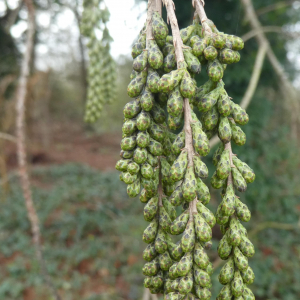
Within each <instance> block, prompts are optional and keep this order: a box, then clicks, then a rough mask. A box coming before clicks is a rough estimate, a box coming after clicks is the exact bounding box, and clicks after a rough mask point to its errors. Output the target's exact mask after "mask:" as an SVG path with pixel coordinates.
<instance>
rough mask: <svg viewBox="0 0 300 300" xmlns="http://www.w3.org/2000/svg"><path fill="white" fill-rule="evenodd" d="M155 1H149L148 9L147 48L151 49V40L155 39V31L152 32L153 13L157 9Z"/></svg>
mask: <svg viewBox="0 0 300 300" xmlns="http://www.w3.org/2000/svg"><path fill="white" fill-rule="evenodd" d="M155 1H156V0H149V1H148V10H147V21H146V22H147V27H146V49H149V41H150V40H153V33H152V14H153V11H154V9H155V6H156V5H155V4H156V3H155Z"/></svg>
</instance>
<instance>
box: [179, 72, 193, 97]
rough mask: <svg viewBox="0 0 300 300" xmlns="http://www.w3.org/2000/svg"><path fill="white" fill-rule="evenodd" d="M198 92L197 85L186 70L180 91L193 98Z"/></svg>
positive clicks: (184, 95)
mask: <svg viewBox="0 0 300 300" xmlns="http://www.w3.org/2000/svg"><path fill="white" fill-rule="evenodd" d="M195 92H196V85H195V83H194V81H193V80H192V78H191V75H190V74H189V72H188V71H186V70H185V72H184V74H183V77H182V80H181V83H180V93H181V95H182V97H184V98H193V97H194V96H195Z"/></svg>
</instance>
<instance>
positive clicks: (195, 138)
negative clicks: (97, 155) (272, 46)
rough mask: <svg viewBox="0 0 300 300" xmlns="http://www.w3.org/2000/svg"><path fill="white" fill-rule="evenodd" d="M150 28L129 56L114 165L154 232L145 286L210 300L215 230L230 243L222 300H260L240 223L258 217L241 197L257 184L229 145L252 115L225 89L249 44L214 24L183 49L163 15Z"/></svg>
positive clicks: (224, 253) (223, 250) (196, 29)
mask: <svg viewBox="0 0 300 300" xmlns="http://www.w3.org/2000/svg"><path fill="white" fill-rule="evenodd" d="M165 2H168V1H165ZM167 6H168V5H167ZM168 9H170V6H168V8H167V11H168ZM148 14H149V12H148ZM168 15H169V11H168ZM148 17H149V15H148ZM150 19H151V22H148V21H149V18H148V21H147V23H146V24H147V26H151V36H150V37H149V31H148V29H149V27H148V28H146V26H145V27H144V28H143V29H142V30H141V31H140V34H139V36H138V38H137V41H136V43H135V44H134V45H133V48H132V57H133V71H132V73H131V76H130V83H129V85H128V89H127V92H128V95H129V96H130V97H131V98H132V100H131V101H130V102H128V103H127V104H126V105H125V107H124V110H123V112H124V123H123V127H122V141H121V153H120V156H121V159H120V160H119V161H118V162H117V164H116V169H117V170H119V171H120V172H121V173H120V179H121V180H122V181H124V182H125V183H126V184H127V193H128V195H129V196H130V197H136V196H138V195H139V199H140V201H141V202H142V203H144V204H145V206H144V219H145V220H146V221H147V222H149V225H148V226H147V228H146V229H145V231H144V234H143V241H144V242H145V243H147V244H148V245H147V247H146V249H145V250H144V253H143V258H144V260H145V261H146V263H145V265H144V267H143V274H144V275H145V279H144V286H145V287H147V288H149V289H150V292H151V293H154V294H157V293H162V294H164V299H166V300H180V299H186V298H187V297H190V296H192V297H193V298H195V299H200V300H208V299H210V298H211V275H212V273H213V267H212V263H211V262H210V260H209V256H208V253H207V250H209V249H210V247H211V245H212V244H211V239H212V227H213V226H214V225H215V223H216V222H217V223H218V224H220V225H221V231H222V233H223V234H224V237H223V238H222V240H221V242H220V245H219V247H218V253H219V255H220V257H221V258H222V259H224V260H227V262H226V264H225V265H224V267H223V268H222V271H221V274H220V276H219V279H220V282H221V283H222V284H224V288H223V289H222V290H221V292H220V294H219V296H218V300H221V299H222V300H227V299H228V300H229V299H230V300H232V299H238V300H250V299H254V298H253V297H254V296H253V294H252V292H251V291H250V289H249V288H248V285H249V284H251V283H252V282H253V280H254V274H253V272H252V270H251V268H250V267H249V266H248V258H249V257H251V256H252V255H253V254H254V248H253V245H252V244H251V242H250V241H249V239H248V237H247V231H246V229H245V228H244V227H243V225H242V223H241V222H247V221H249V220H250V216H251V214H250V211H249V210H248V208H247V206H246V205H245V204H243V203H242V202H241V201H240V200H239V198H238V197H237V196H236V195H235V191H239V192H244V191H245V190H246V188H247V184H248V183H251V182H253V180H254V178H255V175H254V173H253V171H252V170H251V168H250V167H249V166H248V165H246V164H245V163H244V162H242V161H241V160H239V159H238V157H237V156H235V155H234V154H233V153H232V150H231V144H230V143H231V140H233V141H234V143H235V144H237V145H239V146H240V145H244V144H245V142H246V136H245V134H244V132H243V131H242V129H241V128H240V127H239V125H244V124H246V123H247V122H248V115H247V114H246V112H245V111H244V110H243V109H242V108H241V107H240V106H239V105H238V104H236V103H234V102H233V101H232V99H231V98H230V97H229V96H228V94H227V92H226V90H225V85H224V83H223V81H222V77H223V75H224V71H225V69H226V66H227V65H228V64H231V63H236V62H238V61H239V59H240V54H239V52H238V51H239V50H241V49H242V48H243V42H242V40H241V39H240V38H238V37H236V36H232V35H227V34H224V33H221V32H219V31H218V30H217V29H216V27H215V26H214V24H213V23H212V22H211V21H210V20H208V21H207V22H208V24H209V26H210V28H211V32H209V33H208V32H207V31H204V30H203V28H202V26H201V25H200V24H199V21H197V19H195V20H194V22H193V24H192V25H190V26H188V27H187V28H184V29H182V30H180V37H181V41H178V39H177V44H176V43H175V44H174V37H173V36H172V35H168V34H169V30H168V26H167V24H166V23H165V22H164V20H163V19H162V17H161V16H160V15H159V13H158V12H156V11H154V12H152V11H151V15H150ZM173 34H174V32H173ZM179 42H180V43H181V44H182V47H181V49H180V50H178V43H179ZM175 47H177V48H175ZM178 51H181V52H182V53H181V54H182V55H181V56H180V57H182V59H181V60H179V59H178V57H179V56H178ZM176 53H177V55H176ZM204 65H205V66H206V70H207V75H208V81H207V82H206V83H204V84H203V85H201V86H200V87H197V83H196V80H195V75H196V74H198V73H199V72H200V71H201V68H202V66H204ZM194 109H195V111H194ZM214 134H218V135H219V137H220V139H221V141H222V145H221V146H220V147H219V149H218V150H217V151H216V153H215V155H214V158H213V162H214V164H215V165H216V167H217V168H216V171H215V173H214V175H213V176H212V178H211V184H212V186H213V187H214V188H223V192H222V197H223V200H222V203H221V204H220V206H219V208H218V211H217V213H216V215H214V214H213V213H212V212H211V211H210V210H209V209H208V208H207V207H206V205H207V204H208V203H209V201H210V192H209V188H208V187H207V185H206V184H205V179H206V178H208V177H209V172H208V168H207V166H206V165H205V163H204V162H203V160H202V157H204V156H206V155H207V154H208V153H209V151H210V148H209V138H211V137H212V136H213V135H214ZM252 296H253V297H252ZM251 297H252V298H251Z"/></svg>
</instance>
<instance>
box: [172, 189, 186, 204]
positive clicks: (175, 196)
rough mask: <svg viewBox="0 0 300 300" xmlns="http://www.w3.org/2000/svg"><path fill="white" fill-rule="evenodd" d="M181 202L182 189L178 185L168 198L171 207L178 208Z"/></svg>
mask: <svg viewBox="0 0 300 300" xmlns="http://www.w3.org/2000/svg"><path fill="white" fill-rule="evenodd" d="M183 201H184V199H183V193H182V187H181V185H179V186H178V187H177V188H176V189H175V190H174V192H173V193H172V195H171V196H170V202H171V204H172V205H173V206H179V205H181V204H182V203H183Z"/></svg>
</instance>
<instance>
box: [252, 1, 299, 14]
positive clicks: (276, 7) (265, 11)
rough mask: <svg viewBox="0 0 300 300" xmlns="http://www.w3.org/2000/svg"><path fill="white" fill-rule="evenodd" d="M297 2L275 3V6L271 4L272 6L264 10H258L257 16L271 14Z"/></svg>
mask: <svg viewBox="0 0 300 300" xmlns="http://www.w3.org/2000/svg"><path fill="white" fill-rule="evenodd" d="M295 2H296V0H292V1H281V2H277V3H274V4H271V5H268V6H265V7H263V8H260V9H258V10H257V11H256V14H257V15H258V16H261V15H264V14H266V13H269V12H271V11H273V10H277V9H280V8H284V7H286V6H289V5H292V4H293V3H295Z"/></svg>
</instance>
